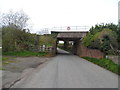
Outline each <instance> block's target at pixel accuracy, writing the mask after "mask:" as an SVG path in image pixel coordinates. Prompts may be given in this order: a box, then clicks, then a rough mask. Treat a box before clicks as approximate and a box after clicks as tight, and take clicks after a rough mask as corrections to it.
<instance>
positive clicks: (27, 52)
mask: <svg viewBox="0 0 120 90" xmlns="http://www.w3.org/2000/svg"><path fill="white" fill-rule="evenodd" d="M2 55H5V56H46V55H48V53H47V52H30V51H21V52H2Z"/></svg>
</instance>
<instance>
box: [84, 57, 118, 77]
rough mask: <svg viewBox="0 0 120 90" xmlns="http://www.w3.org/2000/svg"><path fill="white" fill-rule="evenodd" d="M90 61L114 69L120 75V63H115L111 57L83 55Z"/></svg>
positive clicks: (110, 69)
mask: <svg viewBox="0 0 120 90" xmlns="http://www.w3.org/2000/svg"><path fill="white" fill-rule="evenodd" d="M82 58H84V59H86V60H88V61H90V62H93V63H94V64H97V65H99V66H101V67H103V68H105V69H107V70H109V71H112V72H114V73H116V74H118V75H120V65H118V64H115V63H114V62H113V61H112V60H110V59H106V58H103V59H96V58H91V57H82Z"/></svg>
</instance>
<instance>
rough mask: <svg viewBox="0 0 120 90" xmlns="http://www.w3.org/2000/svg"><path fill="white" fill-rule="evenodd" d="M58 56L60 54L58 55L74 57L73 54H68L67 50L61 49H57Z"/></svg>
mask: <svg viewBox="0 0 120 90" xmlns="http://www.w3.org/2000/svg"><path fill="white" fill-rule="evenodd" d="M57 54H58V55H72V53H70V52H67V51H65V50H62V49H60V48H57Z"/></svg>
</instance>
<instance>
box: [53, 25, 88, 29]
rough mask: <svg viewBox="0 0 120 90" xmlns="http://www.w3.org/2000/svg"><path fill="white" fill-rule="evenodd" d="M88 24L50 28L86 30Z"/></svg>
mask: <svg viewBox="0 0 120 90" xmlns="http://www.w3.org/2000/svg"><path fill="white" fill-rule="evenodd" d="M88 28H89V27H88V26H63V27H53V28H52V30H88Z"/></svg>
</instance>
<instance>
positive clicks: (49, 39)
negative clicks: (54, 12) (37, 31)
mask: <svg viewBox="0 0 120 90" xmlns="http://www.w3.org/2000/svg"><path fill="white" fill-rule="evenodd" d="M39 44H40V45H46V46H53V47H55V46H56V38H55V37H54V35H41V36H40V37H39Z"/></svg>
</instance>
